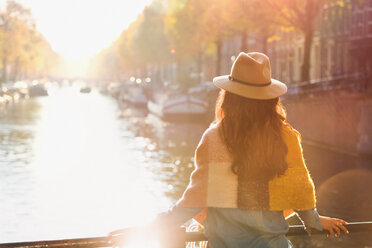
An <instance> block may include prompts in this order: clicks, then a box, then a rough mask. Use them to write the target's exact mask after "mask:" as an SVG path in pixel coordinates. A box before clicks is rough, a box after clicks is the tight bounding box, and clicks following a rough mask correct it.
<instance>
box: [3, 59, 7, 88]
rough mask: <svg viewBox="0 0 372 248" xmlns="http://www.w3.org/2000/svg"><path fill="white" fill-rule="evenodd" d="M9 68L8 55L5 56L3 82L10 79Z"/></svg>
mask: <svg viewBox="0 0 372 248" xmlns="http://www.w3.org/2000/svg"><path fill="white" fill-rule="evenodd" d="M7 69H8V60H7V58H6V56H4V57H3V77H2V82H3V83H5V82H6V81H7V80H8V79H7V77H8V75H7Z"/></svg>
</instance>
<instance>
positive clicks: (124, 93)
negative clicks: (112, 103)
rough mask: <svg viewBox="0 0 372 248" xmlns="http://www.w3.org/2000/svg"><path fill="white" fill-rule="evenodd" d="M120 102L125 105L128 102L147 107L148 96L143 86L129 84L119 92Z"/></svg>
mask: <svg viewBox="0 0 372 248" xmlns="http://www.w3.org/2000/svg"><path fill="white" fill-rule="evenodd" d="M118 101H119V104H120V105H124V104H125V103H128V104H130V105H132V106H135V107H141V108H143V107H147V101H148V100H147V97H146V95H145V93H144V91H143V89H142V88H140V87H138V86H128V87H127V88H124V89H122V90H121V91H120V93H119V98H118Z"/></svg>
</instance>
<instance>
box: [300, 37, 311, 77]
mask: <svg viewBox="0 0 372 248" xmlns="http://www.w3.org/2000/svg"><path fill="white" fill-rule="evenodd" d="M312 41H313V31H312V30H307V31H306V32H305V41H304V55H303V59H302V65H301V81H302V82H309V81H310V61H311V43H312Z"/></svg>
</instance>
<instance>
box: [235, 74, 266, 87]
mask: <svg viewBox="0 0 372 248" xmlns="http://www.w3.org/2000/svg"><path fill="white" fill-rule="evenodd" d="M229 80H230V81H234V82H237V83H241V84H246V85H249V86H255V87H265V86H269V85H270V84H271V81H270V82H268V83H265V84H254V83H249V82H245V81H241V80H238V79H235V78H233V77H232V76H229Z"/></svg>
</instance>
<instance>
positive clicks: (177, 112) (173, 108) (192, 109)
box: [147, 95, 208, 120]
mask: <svg viewBox="0 0 372 248" xmlns="http://www.w3.org/2000/svg"><path fill="white" fill-rule="evenodd" d="M147 108H148V109H149V111H150V112H152V113H153V114H155V115H158V116H160V117H161V118H164V119H172V120H173V119H174V120H176V119H177V118H182V117H200V116H204V115H205V114H206V113H207V110H208V104H207V102H206V101H203V100H201V99H199V98H195V97H192V96H190V95H178V96H176V97H173V98H163V99H162V100H158V101H149V102H148V104H147Z"/></svg>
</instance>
